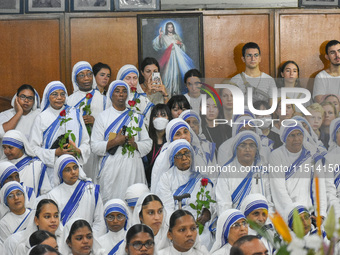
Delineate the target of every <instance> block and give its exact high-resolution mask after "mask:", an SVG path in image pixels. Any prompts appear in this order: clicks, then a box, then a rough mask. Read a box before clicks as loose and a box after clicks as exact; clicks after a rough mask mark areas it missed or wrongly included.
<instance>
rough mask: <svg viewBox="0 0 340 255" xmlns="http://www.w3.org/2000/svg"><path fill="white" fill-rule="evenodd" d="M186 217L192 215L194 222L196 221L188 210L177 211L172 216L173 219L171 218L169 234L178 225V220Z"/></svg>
mask: <svg viewBox="0 0 340 255" xmlns="http://www.w3.org/2000/svg"><path fill="white" fill-rule="evenodd" d="M185 215H190V216H191V217H192V218H193V220H194V221H195V218H194V216H193V215H192V213H191V212H189V211H187V210H182V209H179V210H176V211H174V212H173V213H172V214H171V217H170V220H169V232H171V231H172V228H173V227H174V226H175V225H176V221H177V219H179V218H181V217H183V216H185Z"/></svg>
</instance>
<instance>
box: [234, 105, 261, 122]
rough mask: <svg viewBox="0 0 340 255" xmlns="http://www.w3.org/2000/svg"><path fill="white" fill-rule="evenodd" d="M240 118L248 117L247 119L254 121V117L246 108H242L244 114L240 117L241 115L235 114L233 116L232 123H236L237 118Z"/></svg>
mask: <svg viewBox="0 0 340 255" xmlns="http://www.w3.org/2000/svg"><path fill="white" fill-rule="evenodd" d="M242 116H248V117H251V118H250V119H256V116H255V115H254V114H253V113H252V112H251V111H250V110H249V108H248V106H246V105H245V106H244V114H243V115H241V114H236V115H234V116H233V122H236V120H237V119H238V118H239V117H242Z"/></svg>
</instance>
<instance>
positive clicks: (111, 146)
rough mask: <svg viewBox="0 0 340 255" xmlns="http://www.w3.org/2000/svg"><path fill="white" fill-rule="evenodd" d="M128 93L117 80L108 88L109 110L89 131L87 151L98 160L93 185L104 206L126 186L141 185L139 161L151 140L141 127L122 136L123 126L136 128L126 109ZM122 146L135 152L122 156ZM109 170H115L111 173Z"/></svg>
mask: <svg viewBox="0 0 340 255" xmlns="http://www.w3.org/2000/svg"><path fill="white" fill-rule="evenodd" d="M129 91H130V89H129V86H128V85H127V84H126V83H125V82H124V81H120V80H117V81H114V82H112V83H111V84H110V87H109V90H108V94H107V106H109V105H110V107H107V108H106V110H105V111H104V112H102V113H101V114H100V115H99V116H98V118H97V119H96V122H95V123H94V127H93V130H92V136H91V148H92V151H93V153H95V154H97V155H98V156H99V164H100V165H99V174H98V176H97V181H98V183H99V184H100V187H101V191H102V197H103V201H104V202H106V201H108V200H110V199H113V198H120V199H123V198H124V195H125V191H126V189H127V188H128V187H129V186H130V185H132V184H134V183H145V173H144V166H143V161H142V157H144V156H145V155H147V154H148V153H149V152H150V150H151V146H152V140H151V139H150V138H149V135H148V133H147V131H146V128H145V126H144V125H142V126H141V130H140V131H139V132H135V134H136V135H135V136H133V137H132V138H130V139H129V138H128V136H126V135H127V134H126V135H124V134H123V133H122V132H123V130H124V126H125V127H130V128H133V127H134V128H136V126H137V125H138V124H137V123H136V122H135V121H131V118H132V117H134V118H138V115H137V114H132V112H131V110H130V109H129V108H127V107H126V102H127V100H128V97H129ZM129 114H130V115H131V117H130V115H129ZM134 118H133V119H134ZM139 124H140V122H139ZM124 144H128V145H130V147H131V148H132V147H133V148H134V149H135V151H134V153H133V154H132V155H130V153H128V152H127V151H126V153H124V154H123V146H124ZM125 149H126V148H125ZM112 166H115V168H114V169H112Z"/></svg>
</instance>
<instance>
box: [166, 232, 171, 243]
mask: <svg viewBox="0 0 340 255" xmlns="http://www.w3.org/2000/svg"><path fill="white" fill-rule="evenodd" d="M167 237H168V239H169V240H170V241H172V233H171V232H170V231H168V234H167Z"/></svg>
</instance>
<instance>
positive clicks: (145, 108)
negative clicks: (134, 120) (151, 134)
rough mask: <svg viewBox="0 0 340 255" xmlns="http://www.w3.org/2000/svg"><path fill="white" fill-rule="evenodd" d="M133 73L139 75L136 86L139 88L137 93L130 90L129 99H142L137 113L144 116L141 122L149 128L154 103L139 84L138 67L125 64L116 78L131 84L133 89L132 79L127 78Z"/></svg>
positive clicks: (138, 104)
mask: <svg viewBox="0 0 340 255" xmlns="http://www.w3.org/2000/svg"><path fill="white" fill-rule="evenodd" d="M131 74H133V76H136V75H137V80H136V81H135V82H136V85H137V86H136V89H137V90H136V92H135V93H131V92H132V91H131V90H130V94H129V97H128V100H135V99H137V98H138V99H139V100H140V102H139V103H137V107H138V109H139V111H138V110H137V113H138V114H140V115H141V117H142V118H141V120H140V121H139V122H140V123H141V124H143V123H144V124H145V126H146V127H147V128H148V127H149V121H150V114H151V110H152V107H153V106H154V104H153V103H152V102H151V101H150V100H149V98H148V97H147V95H146V93H145V92H144V91H143V89H142V88H141V86H140V85H139V82H138V81H139V80H138V78H139V72H138V69H137V68H136V67H135V66H134V65H125V66H123V67H122V68H120V69H119V71H118V73H117V77H116V79H117V80H121V81H125V82H126V83H127V84H128V85H129V86H130V89H131V88H132V86H131V85H130V84H131V82H132V81H130V80H128V79H127V77H129V75H131ZM129 78H130V77H129ZM131 78H132V77H131ZM135 82H132V83H135ZM126 106H128V104H127V105H126Z"/></svg>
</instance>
